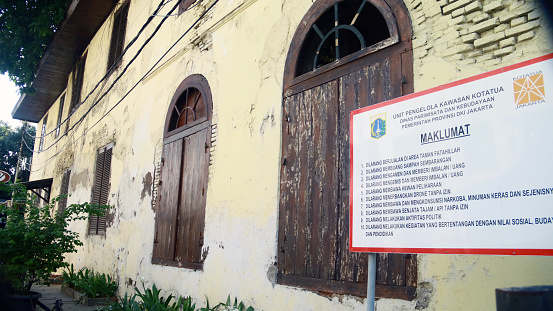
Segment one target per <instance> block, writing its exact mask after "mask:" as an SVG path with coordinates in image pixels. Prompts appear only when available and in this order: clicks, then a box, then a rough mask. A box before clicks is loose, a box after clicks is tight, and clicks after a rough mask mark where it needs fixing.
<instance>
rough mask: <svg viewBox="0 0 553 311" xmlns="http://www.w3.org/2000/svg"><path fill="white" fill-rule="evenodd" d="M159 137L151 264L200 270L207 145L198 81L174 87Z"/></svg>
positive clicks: (206, 114)
mask: <svg viewBox="0 0 553 311" xmlns="http://www.w3.org/2000/svg"><path fill="white" fill-rule="evenodd" d="M164 136H165V137H164V146H163V158H162V167H161V177H160V184H159V197H158V203H157V211H156V226H155V237H154V249H153V256H152V263H154V264H161V265H170V266H177V267H185V268H191V269H202V267H203V264H202V247H203V243H204V223H205V205H206V195H207V185H208V176H209V157H210V145H211V92H210V90H209V85H208V84H207V80H206V79H205V78H204V77H203V76H200V75H192V76H190V77H188V78H186V79H185V80H184V81H183V82H182V83H181V85H180V86H179V87H178V89H177V92H176V94H175V96H174V98H173V100H172V102H171V105H170V107H169V112H168V115H167V120H166V127H165V135H164Z"/></svg>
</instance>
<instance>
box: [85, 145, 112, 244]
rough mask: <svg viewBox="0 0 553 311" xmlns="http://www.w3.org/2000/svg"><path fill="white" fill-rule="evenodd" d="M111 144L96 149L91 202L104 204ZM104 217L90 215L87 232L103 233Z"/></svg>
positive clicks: (109, 167)
mask: <svg viewBox="0 0 553 311" xmlns="http://www.w3.org/2000/svg"><path fill="white" fill-rule="evenodd" d="M112 149H113V145H111V144H110V145H108V146H106V147H104V148H101V149H100V150H98V157H97V159H96V169H95V171H96V173H95V175H94V185H93V189H92V202H91V203H92V204H98V205H106V204H107V203H108V195H109V190H110V178H111V157H112ZM105 232H106V217H105V216H95V215H90V217H89V222H88V234H105Z"/></svg>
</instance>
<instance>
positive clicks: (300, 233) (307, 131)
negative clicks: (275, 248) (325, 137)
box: [292, 90, 313, 276]
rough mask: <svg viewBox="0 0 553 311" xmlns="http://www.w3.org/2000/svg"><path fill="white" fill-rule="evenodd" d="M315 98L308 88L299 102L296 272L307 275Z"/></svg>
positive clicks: (295, 224) (295, 223)
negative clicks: (312, 104) (312, 102)
mask: <svg viewBox="0 0 553 311" xmlns="http://www.w3.org/2000/svg"><path fill="white" fill-rule="evenodd" d="M311 98H312V92H311V90H310V91H307V92H304V93H303V94H301V95H300V96H299V101H298V104H299V105H298V106H299V107H298V108H299V109H298V116H297V120H296V122H297V124H298V131H297V135H298V143H299V146H298V156H299V157H298V164H299V165H298V169H299V172H300V173H299V175H296V176H295V178H296V179H297V183H298V185H297V186H298V204H297V206H295V207H292V208H296V215H295V219H294V224H293V226H294V234H295V236H296V249H295V253H294V255H293V261H294V272H293V274H294V275H297V276H307V258H308V256H307V252H308V245H309V244H308V241H307V239H308V234H309V233H310V228H308V225H310V224H311V221H310V220H308V219H307V218H308V212H309V207H310V206H311V192H312V174H311V170H312V164H311V162H312V157H311V154H312V148H313V147H312V145H313V141H312V136H313V132H312V131H313V119H312V112H311V109H312V106H311V105H310V104H309V103H310V101H311Z"/></svg>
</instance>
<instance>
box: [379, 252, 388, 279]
mask: <svg viewBox="0 0 553 311" xmlns="http://www.w3.org/2000/svg"><path fill="white" fill-rule="evenodd" d="M376 284H378V285H388V254H378V256H377V257H376Z"/></svg>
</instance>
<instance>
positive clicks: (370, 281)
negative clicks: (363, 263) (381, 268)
mask: <svg viewBox="0 0 553 311" xmlns="http://www.w3.org/2000/svg"><path fill="white" fill-rule="evenodd" d="M375 289H376V253H369V275H368V277H367V311H374V303H375V301H374V297H375Z"/></svg>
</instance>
